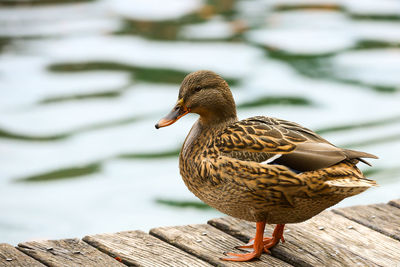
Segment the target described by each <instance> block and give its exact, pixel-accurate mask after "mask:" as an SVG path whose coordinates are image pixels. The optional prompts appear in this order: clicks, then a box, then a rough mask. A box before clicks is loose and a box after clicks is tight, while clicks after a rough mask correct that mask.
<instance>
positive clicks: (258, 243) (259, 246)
mask: <svg viewBox="0 0 400 267" xmlns="http://www.w3.org/2000/svg"><path fill="white" fill-rule="evenodd" d="M264 228H265V222H257V228H256V237H255V238H254V240H253V244H252V245H251V248H252V249H251V251H250V252H249V253H244V254H238V253H230V252H229V253H225V255H227V256H228V257H226V258H221V260H224V261H250V260H252V259H256V258H259V257H260V256H261V254H262V253H263V251H264V242H263V235H264Z"/></svg>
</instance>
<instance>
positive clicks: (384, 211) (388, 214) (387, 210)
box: [332, 204, 400, 241]
mask: <svg viewBox="0 0 400 267" xmlns="http://www.w3.org/2000/svg"><path fill="white" fill-rule="evenodd" d="M332 211H333V212H334V213H336V214H339V215H342V216H344V217H346V218H347V219H350V220H352V221H355V222H358V223H360V224H362V225H365V226H367V227H369V228H371V229H374V230H375V231H378V232H379V233H382V234H384V235H387V236H390V237H392V238H394V239H397V240H399V241H400V209H398V208H396V207H393V206H390V205H387V204H373V205H368V206H353V207H347V208H340V209H334V210H332Z"/></svg>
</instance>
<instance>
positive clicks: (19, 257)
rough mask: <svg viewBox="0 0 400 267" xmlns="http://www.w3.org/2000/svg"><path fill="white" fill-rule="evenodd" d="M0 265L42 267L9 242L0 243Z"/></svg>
mask: <svg viewBox="0 0 400 267" xmlns="http://www.w3.org/2000/svg"><path fill="white" fill-rule="evenodd" d="M0 266H1V267H3V266H4V267H6V266H20V267H42V266H44V265H43V264H41V263H40V262H38V261H36V260H34V259H33V258H31V257H29V256H27V255H25V254H24V253H22V252H21V251H19V250H18V249H16V248H15V247H13V246H11V245H9V244H0Z"/></svg>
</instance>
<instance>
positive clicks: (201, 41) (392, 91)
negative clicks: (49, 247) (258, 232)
mask: <svg viewBox="0 0 400 267" xmlns="http://www.w3.org/2000/svg"><path fill="white" fill-rule="evenodd" d="M42 2H44V1H35V3H36V4H30V2H29V1H24V2H22V1H11V0H9V1H3V2H2V4H0V111H1V112H0V152H1V153H0V183H1V186H0V242H8V243H13V244H16V243H18V242H21V241H26V240H31V239H36V238H49V239H54V238H63V237H82V236H84V235H86V234H90V233H101V232H115V231H122V230H128V229H142V230H149V229H150V228H152V227H156V226H161V225H178V224H188V223H205V222H206V221H207V219H210V218H213V217H216V216H220V214H219V213H218V212H216V211H214V210H212V209H207V208H206V207H205V206H204V205H201V203H200V202H199V201H198V200H197V199H196V198H195V197H194V196H193V195H192V194H191V193H190V192H189V191H188V190H187V189H186V187H185V186H184V184H183V182H182V181H181V178H180V176H179V170H178V160H177V153H178V151H179V148H180V146H181V144H182V142H183V140H184V138H185V136H186V134H187V133H188V131H189V129H190V127H191V125H192V123H193V122H194V121H195V120H196V115H188V116H186V117H185V118H183V119H181V120H180V121H179V122H178V123H176V124H175V125H173V126H170V127H167V128H163V129H161V130H158V131H157V130H155V129H154V124H155V123H156V122H157V121H158V119H159V118H161V117H162V116H163V115H164V114H166V113H167V112H168V111H169V110H170V109H171V108H172V106H173V104H174V103H175V101H176V98H177V91H178V87H179V83H180V81H181V80H182V78H183V77H184V76H185V74H187V73H188V72H191V71H195V70H199V69H211V70H214V71H216V72H218V73H219V74H221V75H222V76H224V78H226V79H227V80H228V81H229V83H230V85H231V87H232V90H233V94H234V96H235V99H236V101H237V104H238V107H239V110H238V114H239V117H240V118H246V117H249V116H254V115H268V116H275V117H279V118H284V119H288V120H293V121H296V122H299V123H301V124H303V125H305V126H307V127H309V128H312V129H314V130H317V131H318V132H320V133H321V134H322V135H323V136H324V137H325V138H327V139H328V140H330V141H332V142H333V143H335V144H337V145H339V146H346V147H349V148H353V149H359V150H363V151H367V152H370V153H374V154H376V155H378V156H379V157H380V159H379V160H373V164H374V166H373V167H372V168H369V167H367V166H361V167H362V169H363V170H364V171H365V173H366V174H367V175H368V176H369V177H370V178H373V179H376V180H377V181H378V182H379V184H380V187H378V188H374V189H371V190H368V191H367V192H365V193H363V194H361V195H358V196H356V197H352V198H349V199H346V200H345V201H343V202H342V203H340V204H339V205H341V206H347V205H355V204H368V203H377V202H385V201H388V200H390V199H394V198H399V196H400V194H399V193H398V192H399V189H400V164H399V161H398V155H397V151H399V150H400V104H399V103H400V93H399V90H400V76H399V75H398V73H400V13H399V12H398V10H400V9H399V8H400V2H398V1H394V0H393V1H392V0H385V1H379V4H378V2H376V1H367V2H366V1H362V4H361V2H360V3H358V1H350V0H343V1H338V0H337V1H335V0H331V1H305V0H304V1H301V0H299V1H263V0H258V1H233V0H232V1H231V0H225V1H200V0H188V1H179V0H176V1H168V4H167V2H166V1H161V0H152V1H148V0H147V1H144V0H136V1H129V2H128V1H122V0H121V1H115V0H114V1H111V0H97V1H69V2H68V1H66V2H65V3H60V2H58V1H57V3H56V2H55V3H50V1H46V2H47V3H42ZM15 3H17V4H15ZM32 3H33V2H32Z"/></svg>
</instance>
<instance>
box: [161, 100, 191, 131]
mask: <svg viewBox="0 0 400 267" xmlns="http://www.w3.org/2000/svg"><path fill="white" fill-rule="evenodd" d="M189 112H190V110H189V109H188V108H186V107H185V105H184V104H183V99H180V100H178V102H177V103H176V105H175V107H174V108H173V109H172V110H171V111H170V112H169V113H168V114H167V115H166V116H165V117H164V118H162V119H161V120H159V121H158V123H157V124H156V129H159V128H161V127H165V126H169V125H171V124H173V123H174V122H176V121H177V120H179V119H180V118H182V117H183V116H185V115H186V114H188V113H189Z"/></svg>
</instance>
